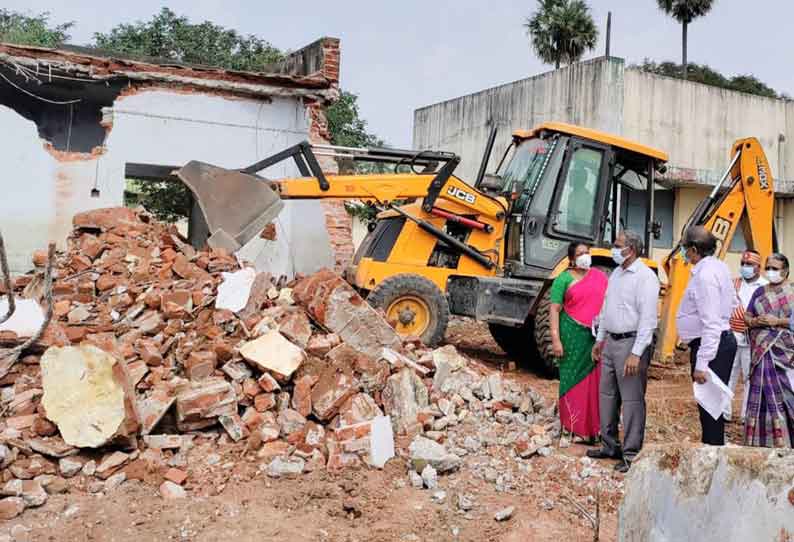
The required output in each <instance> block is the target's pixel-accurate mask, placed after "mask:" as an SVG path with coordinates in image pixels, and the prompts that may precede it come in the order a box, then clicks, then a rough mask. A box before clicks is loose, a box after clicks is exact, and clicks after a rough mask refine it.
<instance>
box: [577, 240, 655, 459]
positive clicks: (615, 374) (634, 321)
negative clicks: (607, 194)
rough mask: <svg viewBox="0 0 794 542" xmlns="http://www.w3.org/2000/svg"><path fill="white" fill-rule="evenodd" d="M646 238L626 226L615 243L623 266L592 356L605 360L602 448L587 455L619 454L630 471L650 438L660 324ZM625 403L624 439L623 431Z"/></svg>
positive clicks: (601, 387) (617, 259)
mask: <svg viewBox="0 0 794 542" xmlns="http://www.w3.org/2000/svg"><path fill="white" fill-rule="evenodd" d="M642 253H643V241H642V237H640V236H639V235H638V234H637V233H634V232H631V231H624V232H621V233H620V234H619V235H618V237H617V239H615V243H614V246H613V248H612V259H613V260H614V261H615V263H616V264H618V266H617V267H616V268H615V269H614V270H613V271H612V274H611V275H610V276H609V285H608V287H607V293H606V299H605V301H604V306H603V308H602V309H601V314H600V316H599V326H598V335H597V337H596V344H595V346H594V347H593V353H592V356H593V359H594V360H595V361H597V362H601V365H602V367H601V381H600V383H599V407H600V414H601V439H602V445H601V448H599V449H595V450H589V451H588V452H587V455H588V457H592V458H596V459H604V458H613V459H619V460H620V461H618V463H617V464H616V465H615V470H617V471H618V472H628V470H629V467H630V466H631V462H632V461H634V458H635V457H636V455H637V454H638V453H639V452H640V449H641V448H642V443H643V440H644V438H645V388H646V386H647V382H648V366H649V365H650V362H651V353H652V352H651V350H652V349H651V343H652V342H653V332H654V330H655V329H656V324H657V318H658V317H657V305H658V302H659V279H658V278H657V277H656V273H654V272H653V271H651V269H650V268H649V267H648V266H647V265H645V264H644V263H643V262H642V260H640V255H641V254H642ZM621 405H623V428H624V435H623V445H622V446H621V443H620V438H619V435H618V422H619V420H620V407H621Z"/></svg>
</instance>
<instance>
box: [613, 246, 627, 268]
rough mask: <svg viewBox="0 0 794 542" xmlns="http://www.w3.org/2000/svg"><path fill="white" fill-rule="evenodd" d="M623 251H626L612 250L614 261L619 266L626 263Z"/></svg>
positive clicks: (620, 249)
mask: <svg viewBox="0 0 794 542" xmlns="http://www.w3.org/2000/svg"><path fill="white" fill-rule="evenodd" d="M623 250H624V249H623V248H617V247H613V248H612V259H613V260H614V261H615V263H616V264H618V265H623V262H625V261H626V257H625V256H624V255H623Z"/></svg>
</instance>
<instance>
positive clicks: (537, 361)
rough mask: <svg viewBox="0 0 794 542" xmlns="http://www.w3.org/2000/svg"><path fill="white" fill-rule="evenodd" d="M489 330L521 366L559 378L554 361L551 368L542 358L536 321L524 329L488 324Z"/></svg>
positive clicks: (529, 321)
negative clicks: (537, 341) (536, 333)
mask: <svg viewBox="0 0 794 542" xmlns="http://www.w3.org/2000/svg"><path fill="white" fill-rule="evenodd" d="M488 329H489V330H490V331H491V336H492V337H493V339H494V341H495V342H496V344H498V345H499V347H500V348H501V349H502V350H504V351H505V353H506V354H507V356H508V357H509V358H510V359H512V360H514V361H515V362H517V363H518V364H519V365H521V366H523V367H526V368H527V369H530V370H533V371H536V372H538V373H540V374H541V375H543V376H546V377H548V378H555V377H557V376H559V371H558V369H557V366H556V365H555V364H554V362H553V360H552V364H551V366H549V365H547V364H546V363H545V362H544V361H543V359H542V358H541V357H540V354H539V352H538V347H537V344H536V340H535V321H534V320H532V319H530V320H528V321H527V322H526V323H525V324H524V325H523V326H522V327H511V326H503V325H500V324H488Z"/></svg>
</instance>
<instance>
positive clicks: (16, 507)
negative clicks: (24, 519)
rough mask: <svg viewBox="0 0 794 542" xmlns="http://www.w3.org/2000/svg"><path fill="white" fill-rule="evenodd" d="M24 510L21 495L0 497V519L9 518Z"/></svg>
mask: <svg viewBox="0 0 794 542" xmlns="http://www.w3.org/2000/svg"><path fill="white" fill-rule="evenodd" d="M24 511H25V501H24V500H22V498H21V497H6V498H5V499H0V519H3V520H10V519H14V518H15V517H17V516H19V515H20V514H21V513H22V512H24Z"/></svg>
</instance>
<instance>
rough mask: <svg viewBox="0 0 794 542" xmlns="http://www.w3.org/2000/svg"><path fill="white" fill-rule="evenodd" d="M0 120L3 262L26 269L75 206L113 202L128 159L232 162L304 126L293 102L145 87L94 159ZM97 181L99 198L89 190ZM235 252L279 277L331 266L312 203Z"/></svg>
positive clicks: (279, 143) (290, 138)
mask: <svg viewBox="0 0 794 542" xmlns="http://www.w3.org/2000/svg"><path fill="white" fill-rule="evenodd" d="M0 122H2V123H3V124H2V125H3V126H4V127H6V126H9V127H11V128H10V129H6V130H3V132H2V133H0V149H2V151H0V158H1V159H2V161H3V163H4V164H7V165H8V166H10V167H7V175H8V178H9V180H8V184H14V185H15V188H14V189H12V191H11V193H10V194H9V195H8V197H4V198H2V200H0V227H2V228H3V229H4V231H6V232H7V233H6V236H7V237H8V241H7V242H8V244H9V245H10V247H11V250H10V251H9V253H10V256H11V258H12V263H11V265H12V267H13V268H14V269H15V270H17V271H20V270H24V269H26V268H27V267H28V265H29V254H30V252H31V251H32V250H33V249H35V248H40V247H43V246H45V245H46V242H47V240H48V239H55V240H57V241H58V242H60V243H63V241H64V240H65V238H66V236H67V235H68V233H69V231H70V230H71V218H72V216H73V215H74V213H76V212H79V211H83V210H86V209H90V208H97V207H108V206H118V205H121V204H122V203H123V192H124V184H125V179H124V169H125V164H126V163H127V162H142V163H152V164H182V163H185V162H187V161H189V160H193V159H200V160H202V161H205V162H209V163H213V164H216V165H219V166H223V167H240V166H244V165H248V164H251V163H253V162H255V161H257V160H258V159H261V158H264V157H265V156H267V155H268V154H271V153H273V152H277V151H279V150H281V149H283V148H285V147H288V146H290V145H294V144H295V143H298V142H299V141H302V140H304V139H307V137H308V129H309V119H308V116H307V113H306V109H305V107H304V106H303V104H302V102H301V101H300V100H299V99H292V98H273V99H272V101H270V102H262V101H256V100H248V99H233V98H225V97H219V96H210V95H204V94H198V93H192V94H188V93H175V92H171V91H168V90H154V91H144V92H140V93H138V94H134V95H131V96H127V97H123V98H121V99H119V100H117V101H116V103H115V104H114V107H113V128H112V130H111V132H110V134H109V136H108V137H107V140H106V143H105V145H106V148H107V152H106V153H105V154H103V155H102V156H101V157H99V158H98V159H95V160H86V161H78V162H58V161H56V160H55V159H54V158H53V157H52V156H51V155H50V154H49V153H47V152H46V151H45V150H44V148H43V146H42V142H41V141H40V140H39V138H38V135H37V133H36V129H35V126H34V125H33V123H31V122H28V121H25V120H24V119H22V117H20V116H19V115H17V114H16V113H15V112H13V111H11V110H9V109H6V108H3V107H0ZM296 173H297V172H296V171H295V168H294V164H293V163H292V162H284V163H282V164H278V165H276V166H274V167H272V168H270V169H269V170H267V171H265V172H264V174H265V175H266V176H270V177H273V178H278V177H284V176H288V175H294V174H296ZM12 180H13V181H14V182H13V183H12V182H11V181H12ZM95 182H96V184H97V186H98V188H99V189H100V191H101V196H100V198H91V197H90V191H91V188H92V187H93V186H94V183H95ZM25 232H27V234H25V235H21V234H23V233H25ZM298 239H300V241H298ZM243 255H244V257H245V258H246V259H250V260H255V261H256V262H257V264H258V265H260V266H267V267H268V270H270V271H271V272H273V273H274V274H277V275H280V274H287V275H292V274H293V273H295V272H304V273H305V272H311V271H313V270H316V269H317V268H319V267H322V266H327V265H330V266H332V265H333V257H332V254H331V249H330V246H329V243H328V234H327V232H326V230H325V222H324V214H323V212H322V209H321V207H320V203H319V202H287V206H286V208H285V211H284V212H283V213H282V214H281V215H280V217H279V219H278V221H277V240H276V241H274V242H269V241H264V240H255V241H252V243H251V244H250V246H247V247H245V248H244V250H243Z"/></svg>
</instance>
